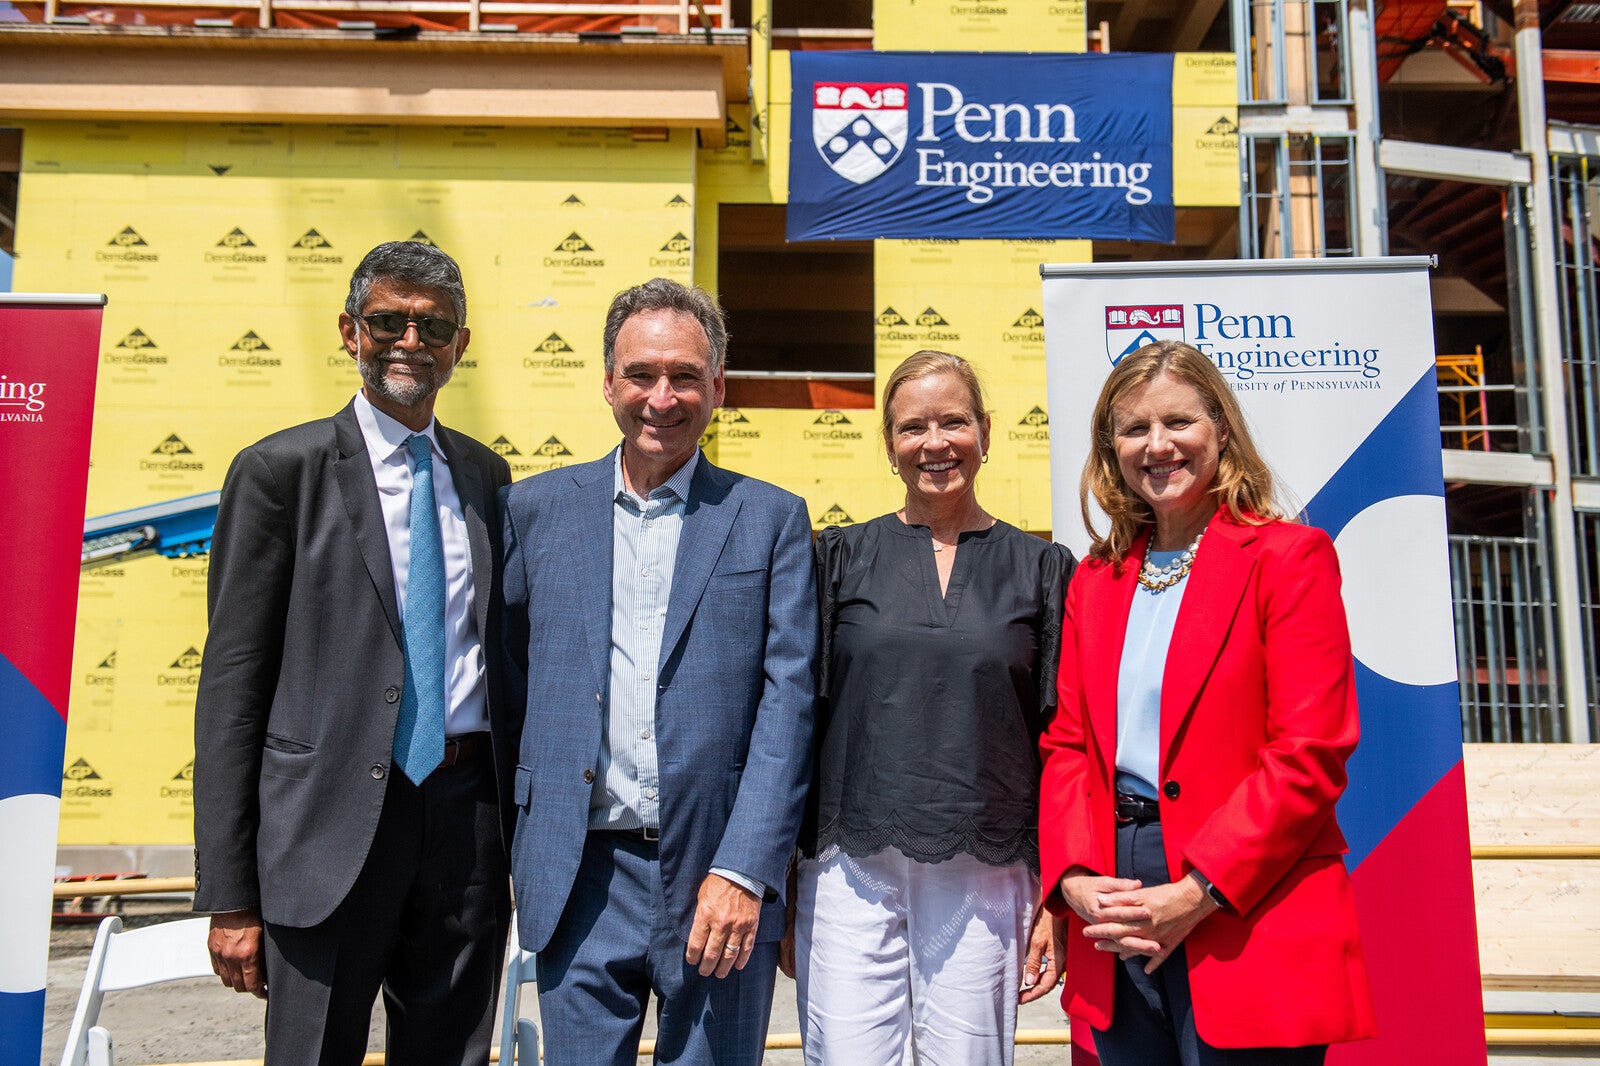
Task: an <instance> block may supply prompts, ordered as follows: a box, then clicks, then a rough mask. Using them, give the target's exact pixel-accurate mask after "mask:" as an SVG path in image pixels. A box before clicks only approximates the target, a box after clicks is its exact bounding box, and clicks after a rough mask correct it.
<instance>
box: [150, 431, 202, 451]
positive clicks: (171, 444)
mask: <svg viewBox="0 0 1600 1066" xmlns="http://www.w3.org/2000/svg"><path fill="white" fill-rule="evenodd" d="M150 454H151V455H193V454H194V449H193V448H191V447H189V446H188V445H187V444H185V443H183V438H181V437H179V436H178V435H177V434H176V433H170V434H168V435H167V438H166V439H165V440H163V441H162V442H161V443H159V444H157V445H156V446H155V447H154V448H152V449H150Z"/></svg>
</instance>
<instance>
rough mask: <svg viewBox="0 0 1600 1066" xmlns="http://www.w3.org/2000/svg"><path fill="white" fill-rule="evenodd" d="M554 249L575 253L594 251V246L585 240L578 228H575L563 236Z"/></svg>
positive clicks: (570, 253) (568, 253) (569, 253)
mask: <svg viewBox="0 0 1600 1066" xmlns="http://www.w3.org/2000/svg"><path fill="white" fill-rule="evenodd" d="M553 250H554V251H557V252H564V253H566V254H567V255H573V254H575V253H577V252H592V251H594V246H593V245H591V244H590V243H589V242H588V241H586V240H584V239H583V237H582V236H581V235H580V234H579V233H578V231H577V230H573V231H572V232H571V233H569V234H567V235H566V236H565V237H563V238H562V239H561V241H560V243H558V244H557V245H556V246H555V248H554V249H553Z"/></svg>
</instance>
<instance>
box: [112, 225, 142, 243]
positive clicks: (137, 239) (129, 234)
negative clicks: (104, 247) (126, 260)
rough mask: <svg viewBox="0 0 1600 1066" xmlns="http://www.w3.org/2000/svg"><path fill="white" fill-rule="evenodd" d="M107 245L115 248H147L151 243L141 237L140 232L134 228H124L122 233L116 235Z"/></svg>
mask: <svg viewBox="0 0 1600 1066" xmlns="http://www.w3.org/2000/svg"><path fill="white" fill-rule="evenodd" d="M106 243H107V244H108V245H111V246H112V247H115V248H145V247H148V246H149V244H150V242H149V241H147V240H145V239H144V238H143V237H141V236H139V231H138V230H136V229H134V228H133V227H132V226H124V227H122V231H121V232H120V233H116V234H114V235H113V236H112V238H111V239H110V240H109V241H107V242H106Z"/></svg>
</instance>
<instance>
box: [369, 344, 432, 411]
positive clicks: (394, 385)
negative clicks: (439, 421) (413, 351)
mask: <svg viewBox="0 0 1600 1066" xmlns="http://www.w3.org/2000/svg"><path fill="white" fill-rule="evenodd" d="M393 352H394V349H392V348H391V349H390V350H389V351H388V352H385V353H383V355H381V356H380V355H371V356H366V357H364V358H361V359H358V360H357V365H358V366H359V367H360V368H361V380H362V381H363V382H365V383H366V386H367V388H369V389H371V390H372V391H373V393H374V394H376V395H377V396H379V397H382V398H383V399H385V400H388V401H390V402H391V403H396V404H399V405H400V406H401V407H415V406H416V405H417V404H419V403H421V402H422V401H424V400H426V399H427V398H428V397H430V396H432V395H433V394H434V393H436V392H438V391H439V390H440V389H442V388H444V386H445V385H446V384H447V383H448V382H449V381H450V375H451V374H453V373H454V372H455V366H454V365H453V364H451V363H440V361H439V358H438V356H436V355H435V354H434V353H433V351H432V350H424V351H422V352H419V353H417V354H419V355H425V356H426V357H427V358H428V360H429V361H430V362H431V364H432V365H431V370H430V373H429V374H428V375H427V377H426V378H403V379H395V378H391V377H389V376H388V375H387V374H385V373H384V363H385V357H387V356H390V355H392V354H393ZM414 359H415V357H414V356H413V357H411V358H410V359H408V360H407V361H414Z"/></svg>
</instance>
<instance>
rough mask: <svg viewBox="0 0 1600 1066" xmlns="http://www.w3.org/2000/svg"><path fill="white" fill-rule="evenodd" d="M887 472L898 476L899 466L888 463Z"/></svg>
mask: <svg viewBox="0 0 1600 1066" xmlns="http://www.w3.org/2000/svg"><path fill="white" fill-rule="evenodd" d="M889 473H891V474H893V475H894V476H895V477H899V476H900V468H899V467H898V466H895V465H894V464H893V463H890V464H889Z"/></svg>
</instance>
